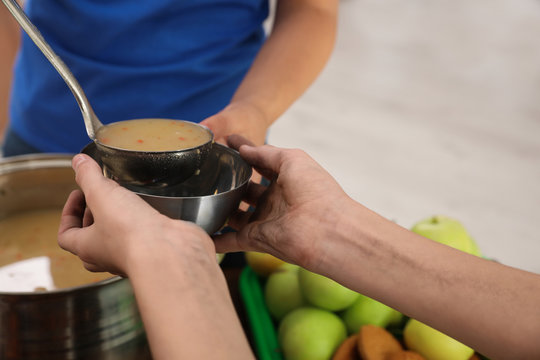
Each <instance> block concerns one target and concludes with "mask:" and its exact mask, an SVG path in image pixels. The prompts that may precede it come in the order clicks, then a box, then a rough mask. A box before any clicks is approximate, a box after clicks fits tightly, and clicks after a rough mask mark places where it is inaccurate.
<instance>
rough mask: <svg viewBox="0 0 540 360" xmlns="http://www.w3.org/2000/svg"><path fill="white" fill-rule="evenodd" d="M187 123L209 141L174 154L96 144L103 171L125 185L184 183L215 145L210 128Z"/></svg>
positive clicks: (149, 185) (174, 151)
mask: <svg viewBox="0 0 540 360" xmlns="http://www.w3.org/2000/svg"><path fill="white" fill-rule="evenodd" d="M178 121H181V120H178ZM186 122H187V121H186ZM190 124H192V125H195V126H198V127H200V128H201V129H203V130H204V131H205V132H207V133H208V134H209V140H208V141H207V142H205V143H204V144H201V145H199V146H195V147H192V148H188V149H181V150H173V151H133V150H125V149H119V148H115V147H112V146H107V145H105V144H102V143H100V142H99V141H95V142H94V143H95V145H96V148H97V151H98V152H99V153H100V159H101V163H102V168H103V171H104V172H105V173H106V175H107V176H108V177H110V178H111V179H114V180H115V181H117V182H118V183H119V184H121V185H126V186H145V187H167V186H171V185H176V184H179V183H181V182H183V181H184V180H186V179H187V178H189V177H191V176H192V175H193V174H194V173H195V172H196V171H197V170H198V169H199V168H200V167H201V165H202V164H203V163H204V161H205V159H206V157H207V156H208V154H209V152H210V150H211V149H212V145H213V143H214V134H213V133H212V131H210V129H208V128H207V127H206V126H204V125H201V124H194V123H190Z"/></svg>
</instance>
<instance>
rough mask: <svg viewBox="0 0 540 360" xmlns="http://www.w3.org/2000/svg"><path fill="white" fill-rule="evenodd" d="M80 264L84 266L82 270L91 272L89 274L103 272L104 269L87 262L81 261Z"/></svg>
mask: <svg viewBox="0 0 540 360" xmlns="http://www.w3.org/2000/svg"><path fill="white" fill-rule="evenodd" d="M81 261H82V260H81ZM82 263H83V265H84V268H85V269H86V270H88V271H91V272H103V271H104V269H103V268H102V267H101V266H99V265H96V264H93V263H90V262H87V261H83V262H82Z"/></svg>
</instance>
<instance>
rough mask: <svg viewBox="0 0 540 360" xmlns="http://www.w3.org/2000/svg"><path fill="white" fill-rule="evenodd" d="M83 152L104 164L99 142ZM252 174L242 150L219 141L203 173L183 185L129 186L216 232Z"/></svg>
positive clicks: (172, 214)
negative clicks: (234, 148) (97, 148)
mask: <svg viewBox="0 0 540 360" xmlns="http://www.w3.org/2000/svg"><path fill="white" fill-rule="evenodd" d="M83 152H84V153H86V154H88V155H90V156H91V157H92V158H94V159H95V160H96V161H97V162H98V163H100V165H101V166H102V167H103V163H102V161H101V159H100V158H99V156H98V154H99V153H98V152H97V151H96V148H95V144H93V143H91V144H89V145H88V146H86V147H85V148H84V150H83ZM251 174H252V169H251V166H250V165H249V164H248V163H246V162H245V161H244V160H243V159H242V158H241V157H240V155H239V154H238V152H236V151H234V150H232V149H230V148H228V147H226V146H223V145H221V144H217V143H216V144H214V146H213V147H212V149H211V150H210V152H209V154H208V157H207V159H206V161H205V162H204V163H203V165H202V167H201V168H200V171H199V173H198V174H196V175H193V176H192V177H190V178H189V179H187V180H186V181H184V182H183V183H181V184H179V185H175V186H169V187H164V188H147V187H142V186H126V187H127V188H128V189H130V190H132V191H134V192H136V193H138V194H139V196H141V197H142V198H143V199H144V200H145V201H146V202H148V203H149V204H150V205H152V206H153V207H154V208H155V209H157V210H158V211H160V212H161V213H162V214H165V215H167V216H169V217H171V218H174V219H182V220H187V221H191V222H194V223H195V224H197V225H199V226H201V227H202V228H203V229H204V230H205V231H206V232H207V233H209V234H213V233H215V232H216V231H218V230H219V229H220V228H221V227H222V226H223V225H224V224H225V223H226V221H227V218H228V217H229V216H230V215H231V214H232V213H233V212H234V211H235V210H236V209H237V208H238V205H239V204H240V201H241V199H242V196H243V195H244V192H245V190H246V188H247V185H248V182H249V179H250V178H251Z"/></svg>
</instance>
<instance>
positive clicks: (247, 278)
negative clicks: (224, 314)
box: [239, 266, 284, 360]
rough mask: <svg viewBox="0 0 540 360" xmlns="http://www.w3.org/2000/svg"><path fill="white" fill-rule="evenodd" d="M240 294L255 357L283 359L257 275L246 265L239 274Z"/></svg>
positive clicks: (272, 359) (267, 359)
mask: <svg viewBox="0 0 540 360" xmlns="http://www.w3.org/2000/svg"><path fill="white" fill-rule="evenodd" d="M239 281H240V296H241V297H242V300H243V302H244V308H245V310H246V315H247V319H248V321H249V325H250V326H251V336H252V341H253V346H254V347H255V352H256V353H257V359H260V360H284V358H283V355H282V354H281V350H280V348H279V343H278V338H277V334H276V328H275V324H274V322H273V320H272V318H271V316H270V313H269V312H268V309H267V307H266V304H265V302H264V295H263V288H262V282H261V279H260V278H259V276H258V275H257V274H256V273H255V272H254V271H253V270H252V269H251V268H250V267H249V266H246V267H245V268H244V270H242V273H241V274H240V280H239Z"/></svg>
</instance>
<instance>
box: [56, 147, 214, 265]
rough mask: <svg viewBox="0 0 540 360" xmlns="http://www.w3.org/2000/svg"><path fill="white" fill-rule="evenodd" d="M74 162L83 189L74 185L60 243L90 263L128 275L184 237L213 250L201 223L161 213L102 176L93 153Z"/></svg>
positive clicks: (75, 158)
mask: <svg viewBox="0 0 540 360" xmlns="http://www.w3.org/2000/svg"><path fill="white" fill-rule="evenodd" d="M72 165H73V168H74V170H75V173H76V181H77V183H78V184H79V186H80V188H81V189H82V192H81V191H80V190H75V191H73V192H72V193H71V194H70V196H69V198H68V200H67V202H66V204H65V206H64V210H63V212H62V217H61V221H60V228H59V231H58V243H59V245H60V246H61V247H62V248H63V249H65V250H67V251H69V252H71V253H73V254H75V255H77V256H79V258H80V259H81V260H82V261H83V263H84V266H85V268H86V269H88V270H90V271H108V272H111V273H114V274H118V275H127V274H128V272H129V266H130V264H131V263H133V262H136V260H134V259H136V258H137V257H138V256H151V255H152V254H155V255H156V256H159V254H158V252H160V251H167V246H176V247H179V246H181V244H182V243H184V242H189V243H190V244H191V245H190V246H186V247H185V251H186V252H187V251H189V250H190V249H193V248H194V247H198V246H200V247H203V249H204V250H205V251H206V252H208V253H209V254H215V249H214V247H213V244H212V242H211V239H210V238H209V237H208V235H207V234H206V233H205V232H204V231H203V230H202V229H200V228H199V227H198V226H196V225H194V224H191V223H188V222H184V221H179V220H172V219H170V218H168V217H166V216H164V215H162V214H160V213H159V212H158V211H157V210H155V209H154V208H152V207H151V206H150V205H148V204H147V203H146V202H145V201H144V200H142V199H141V198H140V197H139V196H137V195H136V194H135V193H133V192H131V191H128V190H127V189H125V188H123V187H121V186H120V185H118V184H117V183H116V182H114V181H112V180H110V179H107V178H105V177H103V175H102V172H101V169H100V167H99V165H98V164H97V163H96V162H95V161H94V160H92V159H91V158H90V157H88V156H86V155H83V154H79V155H76V156H75V157H74V158H73V161H72ZM180 234H181V236H180ZM193 238H195V239H193ZM212 256H215V255H212Z"/></svg>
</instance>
